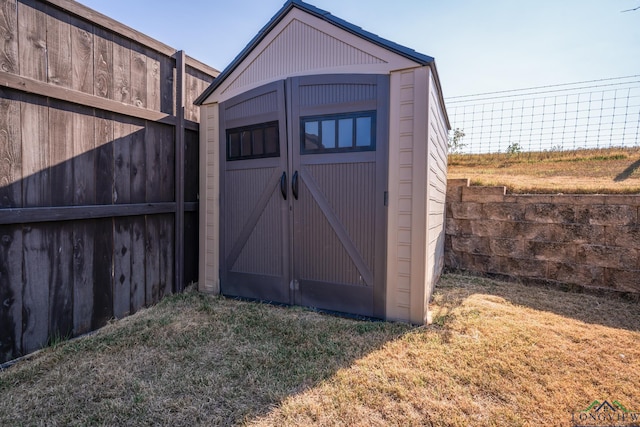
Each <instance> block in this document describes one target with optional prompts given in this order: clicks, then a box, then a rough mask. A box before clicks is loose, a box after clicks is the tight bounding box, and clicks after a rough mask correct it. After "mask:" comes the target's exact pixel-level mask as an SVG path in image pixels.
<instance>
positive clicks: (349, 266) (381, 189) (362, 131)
mask: <svg viewBox="0 0 640 427" xmlns="http://www.w3.org/2000/svg"><path fill="white" fill-rule="evenodd" d="M386 82H387V80H386V78H385V77H381V76H320V77H318V76H309V77H300V78H293V79H292V81H291V116H292V120H291V121H290V123H291V127H292V130H291V132H290V133H291V135H293V136H294V137H293V138H290V139H292V140H293V141H292V143H291V145H290V152H291V153H292V155H291V157H292V174H293V175H292V176H295V174H296V172H297V173H298V176H299V184H298V187H299V191H298V192H299V197H298V200H295V199H294V200H292V204H293V233H292V243H291V247H292V249H293V250H292V256H293V258H292V262H293V265H292V269H293V273H292V274H293V277H294V279H295V280H296V281H297V286H296V289H297V291H296V298H297V299H296V302H297V303H299V304H302V305H306V306H313V307H317V308H322V309H328V310H335V311H343V312H348V313H354V314H361V315H366V316H376V317H383V316H384V276H385V267H386V262H385V258H384V257H385V250H384V248H385V237H386V207H385V206H384V194H385V191H386V176H387V166H386V165H387V158H386V153H387V132H386V129H387V127H386V123H387V122H388V113H387V109H386V106H387V101H386V100H387V96H388V95H387V94H388V88H387V83H386ZM363 124H364V125H365V126H362V125H363ZM345 130H346V132H345ZM363 135H364V136H363ZM367 141H370V143H371V144H373V146H367V145H366V142H367ZM349 143H351V146H349Z"/></svg>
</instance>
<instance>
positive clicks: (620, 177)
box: [613, 160, 640, 182]
mask: <svg viewBox="0 0 640 427" xmlns="http://www.w3.org/2000/svg"><path fill="white" fill-rule="evenodd" d="M638 168H640V160H636V161H635V162H633V163H631V164H630V165H629V166H628V167H627V168H626V169H625V170H623V171H622V172H620V173H619V174H618V175H617V176H616V177H615V178H613V180H614V181H615V182H621V181H624V180H626V179H628V178H629V177H630V176H631V174H633V173H634V172H635V171H636V170H638Z"/></svg>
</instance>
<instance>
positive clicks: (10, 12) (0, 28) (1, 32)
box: [0, 0, 18, 74]
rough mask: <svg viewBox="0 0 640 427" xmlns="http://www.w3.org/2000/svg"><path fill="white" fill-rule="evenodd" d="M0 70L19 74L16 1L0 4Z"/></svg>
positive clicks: (10, 0) (5, 0) (5, 1)
mask: <svg viewBox="0 0 640 427" xmlns="http://www.w3.org/2000/svg"><path fill="white" fill-rule="evenodd" d="M0 70H2V71H6V72H7V73H14V74H18V7H17V3H16V0H2V1H1V2H0Z"/></svg>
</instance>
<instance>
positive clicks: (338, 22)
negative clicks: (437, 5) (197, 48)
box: [194, 0, 444, 105]
mask: <svg viewBox="0 0 640 427" xmlns="http://www.w3.org/2000/svg"><path fill="white" fill-rule="evenodd" d="M294 7H295V8H298V9H300V10H303V11H305V12H307V13H309V14H311V15H313V16H316V17H318V18H320V19H323V20H325V21H327V22H329V23H331V24H333V25H335V26H336V27H338V28H341V29H343V30H345V31H348V32H350V33H352V34H354V35H356V36H358V37H361V38H363V39H365V40H368V41H369V42H371V43H374V44H376V45H378V46H381V47H383V48H385V49H388V50H390V51H392V52H394V53H396V54H398V55H400V56H403V57H405V58H408V59H410V60H412V61H415V62H416V63H418V64H420V65H430V66H433V65H435V62H434V59H433V58H432V57H430V56H427V55H424V54H422V53H418V52H416V51H415V50H413V49H410V48H408V47H405V46H402V45H399V44H397V43H394V42H392V41H389V40H386V39H383V38H382V37H379V36H377V35H375V34H373V33H370V32H368V31H365V30H363V29H362V28H360V27H358V26H356V25H353V24H351V23H349V22H347V21H345V20H343V19H340V18H338V17H336V16H333V15H332V14H331V13H329V12H327V11H325V10H322V9H319V8H317V7H315V6H312V5H310V4H308V3H305V2H303V1H301V0H287V2H286V3H285V4H284V6H282V8H281V9H280V10H279V11H278V13H276V14H275V15H274V17H273V18H271V20H270V21H269V22H268V23H267V25H265V26H264V27H263V28H262V29H261V30H260V31H259V32H258V34H257V35H256V36H255V37H254V38H253V39H252V40H251V41H250V42H249V44H248V45H247V46H246V47H245V48H244V49H243V50H242V52H240V54H238V56H236V57H235V59H234V60H233V61H231V64H229V65H228V66H227V67H226V68H225V69H224V70H223V71H222V73H220V75H219V76H218V77H217V78H216V79H214V80H213V83H211V86H209V87H208V88H207V89H206V90H205V91H204V92H203V93H202V94H201V95H200V96H199V97H198V99H196V100H195V102H194V104H196V105H202V103H203V102H204V101H205V100H206V99H207V98H208V97H209V95H211V94H212V93H213V91H214V90H215V89H216V88H217V87H218V86H220V84H221V83H222V82H223V81H224V80H225V79H226V78H227V77H228V76H229V75H230V74H231V73H232V72H233V71H234V70H235V69H236V68H237V67H238V66H239V65H240V63H242V61H243V60H244V59H245V58H246V57H247V56H248V55H249V53H251V51H252V50H253V49H254V48H255V47H256V46H257V45H258V44H259V43H260V42H261V41H262V39H264V37H265V36H266V35H267V34H268V33H269V31H271V29H273V27H275V26H276V25H277V24H278V22H280V20H281V19H282V18H284V16H285V15H286V14H287V13H289V11H290V10H291V9H293V8H294ZM433 70H434V74H436V82H437V84H438V86H439V81H438V80H439V79H438V78H437V72H436V71H435V67H433ZM440 93H441V94H442V91H440ZM441 96H442V95H441ZM443 105H444V104H443Z"/></svg>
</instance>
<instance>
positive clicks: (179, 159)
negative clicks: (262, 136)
mask: <svg viewBox="0 0 640 427" xmlns="http://www.w3.org/2000/svg"><path fill="white" fill-rule="evenodd" d="M174 56H175V59H176V147H175V150H176V151H175V162H176V164H175V168H176V169H175V183H176V185H175V192H176V195H175V200H176V215H175V236H176V241H175V269H174V276H175V282H174V287H173V290H174V292H176V293H179V292H182V291H183V290H184V150H185V135H184V134H185V123H184V108H185V61H186V56H185V53H184V51H183V50H180V51H178V52H176V53H175V55H174Z"/></svg>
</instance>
